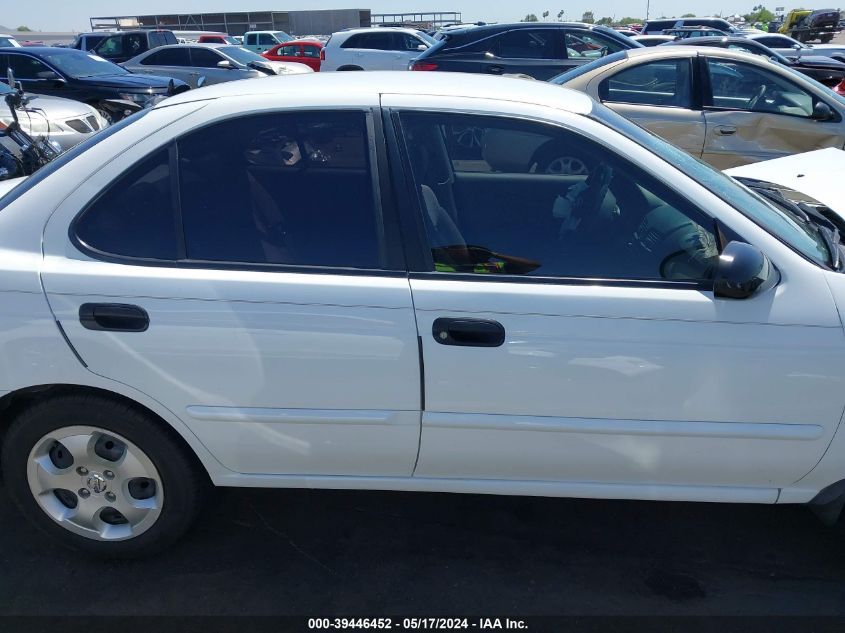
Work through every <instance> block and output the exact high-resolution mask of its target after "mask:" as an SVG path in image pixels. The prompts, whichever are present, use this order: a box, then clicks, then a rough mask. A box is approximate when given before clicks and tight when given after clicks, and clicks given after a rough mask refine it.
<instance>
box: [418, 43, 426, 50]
mask: <svg viewBox="0 0 845 633" xmlns="http://www.w3.org/2000/svg"><path fill="white" fill-rule="evenodd" d="M417 50H418V51H427V50H428V46H426V45H425V44H420V45H419V46H417Z"/></svg>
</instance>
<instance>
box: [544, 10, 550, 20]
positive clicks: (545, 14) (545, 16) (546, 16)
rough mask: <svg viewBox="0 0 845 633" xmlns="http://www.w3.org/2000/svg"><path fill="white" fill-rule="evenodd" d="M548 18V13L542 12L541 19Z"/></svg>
mask: <svg viewBox="0 0 845 633" xmlns="http://www.w3.org/2000/svg"><path fill="white" fill-rule="evenodd" d="M548 17H549V12H548V11H543V19H544V20H545V19H546V18H548Z"/></svg>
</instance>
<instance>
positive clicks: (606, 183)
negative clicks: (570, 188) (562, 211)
mask: <svg viewBox="0 0 845 633" xmlns="http://www.w3.org/2000/svg"><path fill="white" fill-rule="evenodd" d="M612 179H613V169H612V168H611V167H610V166H608V165H606V164H604V163H600V164H598V165H596V167H595V168H594V169H593V171H592V172H590V175H589V176H588V177H587V180H586V181H585V183H584V184H585V185H586V187H585V188H584V189H583V190H582V191H580V192H579V193H578V196H577V197H576V198H575V200H573V201H572V214H571V215H572V217H573V218H575V219H577V220H579V221H581V222H584V221H585V220H588V219H595V218H597V217H598V215H599V208H600V207H601V205H602V202H604V199H605V197H606V196H607V192H608V190H609V189H610V181H611V180H612Z"/></svg>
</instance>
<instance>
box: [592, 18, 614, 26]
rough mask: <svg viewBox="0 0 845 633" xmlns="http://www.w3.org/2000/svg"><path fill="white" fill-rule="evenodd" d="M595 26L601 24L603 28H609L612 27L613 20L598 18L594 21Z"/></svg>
mask: <svg viewBox="0 0 845 633" xmlns="http://www.w3.org/2000/svg"><path fill="white" fill-rule="evenodd" d="M596 24H603V25H604V26H611V25H613V18H599V19H598V20H596Z"/></svg>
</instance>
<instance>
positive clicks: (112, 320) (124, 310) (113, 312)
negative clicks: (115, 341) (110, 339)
mask: <svg viewBox="0 0 845 633" xmlns="http://www.w3.org/2000/svg"><path fill="white" fill-rule="evenodd" d="M79 321H80V323H82V326H83V327H84V328H86V329H88V330H99V331H109V332H145V331H146V330H147V328H148V327H150V317H149V315H148V314H147V311H146V310H144V308H141V307H138V306H133V305H127V304H125V303H83V304H82V305H81V306H79Z"/></svg>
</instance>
